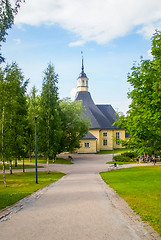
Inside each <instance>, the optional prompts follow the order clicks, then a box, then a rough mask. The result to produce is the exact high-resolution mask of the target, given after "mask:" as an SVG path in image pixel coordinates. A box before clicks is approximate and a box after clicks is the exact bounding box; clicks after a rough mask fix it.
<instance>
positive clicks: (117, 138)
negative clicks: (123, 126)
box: [116, 132, 120, 145]
mask: <svg viewBox="0 0 161 240" xmlns="http://www.w3.org/2000/svg"><path fill="white" fill-rule="evenodd" d="M119 140H120V133H119V132H116V144H117V145H118V144H119V143H120V141H119Z"/></svg>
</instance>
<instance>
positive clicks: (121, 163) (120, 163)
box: [106, 161, 135, 165]
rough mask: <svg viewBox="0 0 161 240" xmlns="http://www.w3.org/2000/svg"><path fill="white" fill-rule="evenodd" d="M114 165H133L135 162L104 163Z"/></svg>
mask: <svg viewBox="0 0 161 240" xmlns="http://www.w3.org/2000/svg"><path fill="white" fill-rule="evenodd" d="M114 163H116V164H117V165H123V164H130V163H135V162H117V161H111V162H106V164H114Z"/></svg>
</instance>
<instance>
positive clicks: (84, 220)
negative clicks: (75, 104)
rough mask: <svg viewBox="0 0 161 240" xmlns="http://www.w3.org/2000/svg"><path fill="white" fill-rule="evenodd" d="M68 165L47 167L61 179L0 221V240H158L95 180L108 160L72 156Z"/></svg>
mask: <svg viewBox="0 0 161 240" xmlns="http://www.w3.org/2000/svg"><path fill="white" fill-rule="evenodd" d="M73 159H74V164H73V165H50V170H54V171H61V172H64V173H66V175H65V176H64V177H63V178H61V179H60V180H59V181H58V182H56V183H53V184H51V185H50V186H48V187H47V188H45V189H43V190H40V191H39V192H38V193H37V194H33V195H32V196H31V197H29V198H27V199H24V200H22V201H21V207H20V208H19V209H18V208H17V210H16V211H13V213H12V214H10V215H9V216H8V217H6V219H3V220H5V221H2V222H0V239H1V240H9V239H13V240H88V239H90V240H105V239H106V240H131V239H132V240H135V239H136V240H139V239H160V238H159V237H158V235H157V234H156V233H155V232H154V231H153V230H152V229H151V228H149V226H148V225H146V226H145V224H144V223H143V222H142V221H141V220H140V218H139V217H138V216H136V215H135V214H134V213H133V211H132V210H131V209H130V208H129V207H128V205H127V204H126V203H125V202H124V201H123V200H122V199H121V198H120V197H119V196H118V195H117V194H116V193H115V192H114V191H113V190H112V189H111V188H109V186H108V185H106V184H105V183H104V182H103V180H102V179H101V177H100V175H99V172H101V171H106V170H109V165H107V164H106V162H107V161H109V160H111V155H93V154H76V155H73Z"/></svg>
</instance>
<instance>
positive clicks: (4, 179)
mask: <svg viewBox="0 0 161 240" xmlns="http://www.w3.org/2000/svg"><path fill="white" fill-rule="evenodd" d="M3 122H4V106H3V111H2V162H3V181H4V186H5V187H7V184H6V175H5V161H4V158H3V150H4V149H3V146H4V139H3V137H4V125H3Z"/></svg>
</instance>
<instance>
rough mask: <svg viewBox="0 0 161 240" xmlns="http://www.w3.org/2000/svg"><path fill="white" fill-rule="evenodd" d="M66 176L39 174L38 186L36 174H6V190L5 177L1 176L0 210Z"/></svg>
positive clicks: (61, 174)
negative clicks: (5, 185)
mask: <svg viewBox="0 0 161 240" xmlns="http://www.w3.org/2000/svg"><path fill="white" fill-rule="evenodd" d="M64 175H65V174H63V173H58V172H50V173H49V174H48V172H38V184H36V183H35V173H34V172H29V173H14V174H12V175H10V174H6V182H7V187H6V188H5V187H4V183H3V175H2V174H0V209H3V208H5V207H7V206H10V205H12V204H13V203H15V202H17V201H19V200H20V199H22V198H24V197H26V196H28V195H30V194H31V193H33V192H35V191H37V190H38V189H40V188H43V187H45V186H47V185H49V184H50V183H52V182H55V181H57V180H58V179H60V178H61V177H62V176H64Z"/></svg>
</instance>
